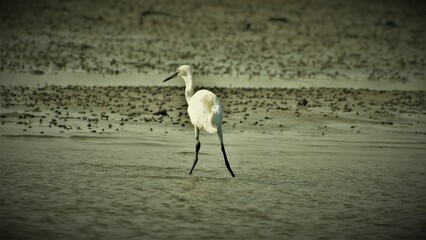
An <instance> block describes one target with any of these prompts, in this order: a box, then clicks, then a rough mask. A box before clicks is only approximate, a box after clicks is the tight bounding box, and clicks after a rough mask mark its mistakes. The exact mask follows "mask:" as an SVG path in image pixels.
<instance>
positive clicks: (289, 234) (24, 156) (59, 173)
mask: <svg viewBox="0 0 426 240" xmlns="http://www.w3.org/2000/svg"><path fill="white" fill-rule="evenodd" d="M94 136H97V137H91V136H89V135H74V136H72V135H71V136H66V137H60V136H38V137H34V136H30V135H13V134H8V133H4V134H2V136H1V137H0V140H1V146H0V148H1V162H0V163H1V219H2V223H1V228H2V229H1V231H2V234H3V236H7V237H8V238H20V239H64V238H65V239H67V238H68V239H77V238H79V239H81V238H85V239H141V238H144V239H150V238H170V239H188V238H195V239H221V238H223V239H235V238H238V239H259V238H265V239H279V238H282V237H286V238H297V239H299V238H314V239H321V238H323V239H332V238H335V237H337V238H347V239H379V238H385V239H398V238H401V239H409V238H411V239H413V238H423V237H425V219H426V217H425V216H426V210H425V185H426V177H425V169H426V164H425V161H424V159H423V157H424V156H425V155H426V150H425V142H424V141H422V139H421V138H412V139H411V138H409V137H406V138H402V139H395V138H394V137H390V135H389V136H388V135H387V133H381V135H377V134H358V135H353V136H351V137H350V139H345V138H343V137H344V136H340V137H339V135H338V134H336V135H333V134H331V135H329V136H312V135H309V134H303V133H296V132H285V133H276V134H268V135H266V134H254V133H248V132H247V133H240V132H229V133H227V134H226V142H227V143H228V144H227V145H226V146H227V151H228V155H229V160H230V162H231V165H232V167H233V169H234V172H235V174H236V177H235V178H234V179H233V178H232V177H231V176H230V174H229V172H228V171H227V170H226V168H225V166H224V164H223V159H222V156H221V152H220V148H219V146H218V145H217V139H216V137H215V136H207V135H205V134H204V135H202V136H201V140H202V143H203V145H202V148H201V153H202V154H200V161H199V163H198V165H197V167H196V169H195V171H194V173H193V176H189V175H188V173H189V169H190V167H191V165H192V159H193V148H194V146H193V142H194V140H193V134H192V132H186V131H183V132H177V131H176V132H170V133H168V134H166V133H158V132H155V131H154V132H152V133H138V134H134V133H127V135H126V133H122V134H111V135H109V136H100V135H94ZM379 139H381V140H379Z"/></svg>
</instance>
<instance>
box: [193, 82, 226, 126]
mask: <svg viewBox="0 0 426 240" xmlns="http://www.w3.org/2000/svg"><path fill="white" fill-rule="evenodd" d="M188 115H189V117H190V118H191V123H192V124H193V125H194V126H196V127H198V128H200V129H204V130H206V131H207V132H209V133H215V132H216V131H217V127H218V124H221V122H222V107H221V105H220V101H219V98H218V97H217V96H216V95H215V94H214V93H212V92H210V91H208V90H200V91H198V92H196V93H195V94H194V95H193V96H192V98H191V100H190V102H189V106H188Z"/></svg>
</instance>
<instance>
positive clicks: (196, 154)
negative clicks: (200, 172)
mask: <svg viewBox="0 0 426 240" xmlns="http://www.w3.org/2000/svg"><path fill="white" fill-rule="evenodd" d="M200 148H201V143H200V140H197V144H196V145H195V160H194V165H192V168H191V172H189V175H191V174H192V171H193V170H194V167H195V165H196V164H197V162H198V152H199V151H200Z"/></svg>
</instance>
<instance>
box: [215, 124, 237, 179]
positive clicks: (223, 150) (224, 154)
mask: <svg viewBox="0 0 426 240" xmlns="http://www.w3.org/2000/svg"><path fill="white" fill-rule="evenodd" d="M217 135H218V136H219V140H220V145H221V150H222V153H223V158H224V159H225V165H226V168H227V169H228V171H229V172H230V173H231V175H232V177H235V174H234V172H232V169H231V165H229V162H228V158H227V157H226V152H225V145H223V135H222V128H221V127H219V128H218V129H217Z"/></svg>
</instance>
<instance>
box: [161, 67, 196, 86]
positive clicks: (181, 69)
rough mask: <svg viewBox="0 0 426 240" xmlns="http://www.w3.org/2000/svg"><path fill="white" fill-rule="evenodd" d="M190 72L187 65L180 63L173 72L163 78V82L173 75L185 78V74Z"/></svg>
mask: <svg viewBox="0 0 426 240" xmlns="http://www.w3.org/2000/svg"><path fill="white" fill-rule="evenodd" d="M189 74H191V67H190V66H189V65H182V66H180V67H179V68H178V69H177V71H176V72H175V73H173V74H172V75H171V76H169V77H168V78H166V79H164V80H163V82H167V81H169V80H170V79H173V78H175V77H182V78H184V79H185V77H186V76H188V75H189Z"/></svg>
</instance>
